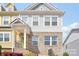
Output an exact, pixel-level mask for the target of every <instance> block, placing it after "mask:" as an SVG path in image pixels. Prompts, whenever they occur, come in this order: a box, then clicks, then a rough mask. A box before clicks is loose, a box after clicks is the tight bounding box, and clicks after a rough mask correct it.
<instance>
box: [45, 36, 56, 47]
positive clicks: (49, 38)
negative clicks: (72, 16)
mask: <svg viewBox="0 0 79 59" xmlns="http://www.w3.org/2000/svg"><path fill="white" fill-rule="evenodd" d="M44 40H45V45H50V44H51V45H57V36H45V38H44Z"/></svg>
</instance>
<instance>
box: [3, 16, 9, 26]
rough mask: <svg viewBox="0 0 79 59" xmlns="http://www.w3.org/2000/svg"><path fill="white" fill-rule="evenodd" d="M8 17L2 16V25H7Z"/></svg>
mask: <svg viewBox="0 0 79 59" xmlns="http://www.w3.org/2000/svg"><path fill="white" fill-rule="evenodd" d="M9 20H10V19H9V16H3V24H4V25H9Z"/></svg>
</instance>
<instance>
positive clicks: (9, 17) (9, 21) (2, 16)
mask: <svg viewBox="0 0 79 59" xmlns="http://www.w3.org/2000/svg"><path fill="white" fill-rule="evenodd" d="M4 17H5V16H2V25H3V26H9V25H10V24H7V25H5V24H4ZM7 17H9V19H8V22H9V23H10V16H7Z"/></svg>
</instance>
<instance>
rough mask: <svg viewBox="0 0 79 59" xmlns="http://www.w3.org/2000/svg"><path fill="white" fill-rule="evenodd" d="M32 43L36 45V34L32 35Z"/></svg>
mask: <svg viewBox="0 0 79 59" xmlns="http://www.w3.org/2000/svg"><path fill="white" fill-rule="evenodd" d="M32 45H33V46H38V36H37V35H34V36H32Z"/></svg>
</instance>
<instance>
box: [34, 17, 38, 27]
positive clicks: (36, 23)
mask: <svg viewBox="0 0 79 59" xmlns="http://www.w3.org/2000/svg"><path fill="white" fill-rule="evenodd" d="M33 26H38V17H37V16H34V17H33Z"/></svg>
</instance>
